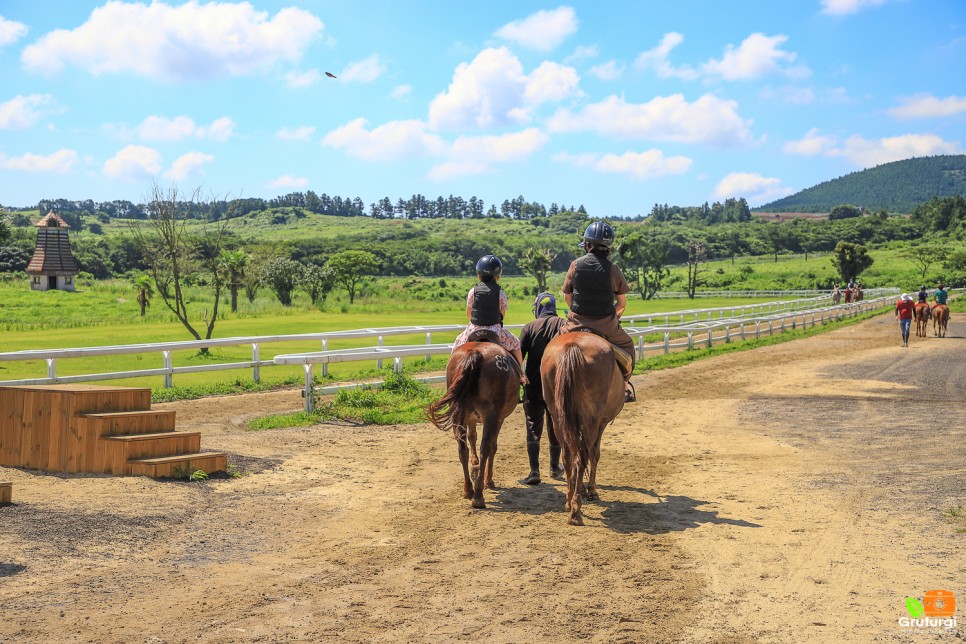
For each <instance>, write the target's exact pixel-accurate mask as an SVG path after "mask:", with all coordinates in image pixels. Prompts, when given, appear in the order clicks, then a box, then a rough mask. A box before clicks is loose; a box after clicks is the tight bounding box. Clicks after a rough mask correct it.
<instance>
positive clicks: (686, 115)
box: [548, 94, 751, 146]
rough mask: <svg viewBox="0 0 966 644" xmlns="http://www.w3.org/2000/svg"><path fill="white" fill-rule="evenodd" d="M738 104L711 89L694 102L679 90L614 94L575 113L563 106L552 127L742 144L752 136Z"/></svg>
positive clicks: (619, 135) (554, 129)
mask: <svg viewBox="0 0 966 644" xmlns="http://www.w3.org/2000/svg"><path fill="white" fill-rule="evenodd" d="M737 108H738V104H737V103H736V102H735V101H726V100H723V99H720V98H718V97H717V96H714V95H712V94H705V95H704V96H702V97H701V98H699V99H698V100H696V101H694V102H693V103H689V102H687V101H686V100H685V99H684V96H682V95H681V94H673V95H671V96H658V97H656V98H654V99H653V100H651V101H649V102H647V103H627V102H625V101H624V99H623V98H618V97H616V96H610V97H608V98H606V99H604V100H603V101H601V102H599V103H594V104H592V105H588V106H586V107H584V108H583V109H582V110H580V111H579V112H576V113H574V112H571V111H569V110H559V111H558V112H557V113H556V114H555V115H554V116H553V117H552V118H551V119H550V121H549V123H548V127H549V129H550V131H551V132H579V131H591V132H598V133H600V134H604V135H607V136H611V137H614V138H617V139H651V140H655V141H677V142H682V143H707V144H711V145H717V146H734V145H744V144H747V143H749V142H750V141H751V132H750V130H749V128H750V126H751V121H750V120H745V119H743V118H741V116H739V115H738V112H737Z"/></svg>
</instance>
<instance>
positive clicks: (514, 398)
mask: <svg viewBox="0 0 966 644" xmlns="http://www.w3.org/2000/svg"><path fill="white" fill-rule="evenodd" d="M520 375H521V371H520V366H519V364H518V363H517V361H516V358H514V357H513V356H512V355H510V353H509V352H507V350H506V349H504V348H503V347H501V346H500V345H499V344H495V343H492V342H467V343H466V344H464V345H462V346H460V347H458V348H457V349H456V350H455V351H453V355H452V356H450V359H449V363H448V364H447V365H446V393H445V394H444V395H443V397H442V398H440V399H439V400H438V401H437V402H435V403H433V404H432V405H430V406H429V419H430V421H431V422H432V423H433V424H434V425H436V427H438V428H439V429H441V430H443V431H452V432H453V437H454V438H456V443H457V445H458V449H459V457H460V463H461V464H462V466H463V498H465V499H473V502H472V504H471V505H472V506H473V507H474V508H485V507H486V504H485V503H484V502H483V486H484V485H485V486H486V487H488V488H490V489H491V490H492V489H494V488H495V487H496V485H494V483H493V457H494V456H495V455H496V439H497V436H498V435H499V433H500V428H501V427H503V421H504V420H506V417H507V416H509V415H510V413H511V412H512V411H513V408H514V407H516V406H517V403H518V402H519V400H520ZM479 423H482V424H483V439H482V440H481V441H480V454H479V456H477V454H476V426H477V424H479ZM470 450H472V460H471V462H469V463H468V462H467V461H468V460H469V457H470ZM470 465H472V468H473V479H474V480H475V483H474V482H471V481H470ZM484 477H485V481H484Z"/></svg>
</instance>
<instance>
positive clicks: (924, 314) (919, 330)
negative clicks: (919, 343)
mask: <svg viewBox="0 0 966 644" xmlns="http://www.w3.org/2000/svg"><path fill="white" fill-rule="evenodd" d="M915 317H916V337H917V338H924V337H926V329H927V328H928V323H929V305H928V304H926V303H925V302H919V303H917V304H916V316H915Z"/></svg>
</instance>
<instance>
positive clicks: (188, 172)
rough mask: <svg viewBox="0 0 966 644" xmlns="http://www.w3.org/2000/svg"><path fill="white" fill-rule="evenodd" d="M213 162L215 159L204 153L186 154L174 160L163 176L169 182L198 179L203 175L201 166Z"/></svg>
mask: <svg viewBox="0 0 966 644" xmlns="http://www.w3.org/2000/svg"><path fill="white" fill-rule="evenodd" d="M214 160H215V157H213V156H211V155H210V154H205V153H204V152H188V153H187V154H182V155H181V156H180V157H178V158H177V159H175V161H174V163H172V164H171V167H170V168H169V169H168V171H167V172H165V173H164V176H165V178H166V179H170V180H171V181H184V180H186V179H191V178H194V177H199V176H202V175H204V171H203V170H202V166H204V165H205V164H206V163H211V162H212V161H214Z"/></svg>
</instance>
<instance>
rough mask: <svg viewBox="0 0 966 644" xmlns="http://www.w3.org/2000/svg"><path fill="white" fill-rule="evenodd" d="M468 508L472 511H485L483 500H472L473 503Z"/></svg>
mask: <svg viewBox="0 0 966 644" xmlns="http://www.w3.org/2000/svg"><path fill="white" fill-rule="evenodd" d="M470 506H471V507H472V508H473V509H474V510H485V509H486V503H484V502H483V499H473V502H472V503H470Z"/></svg>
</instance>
